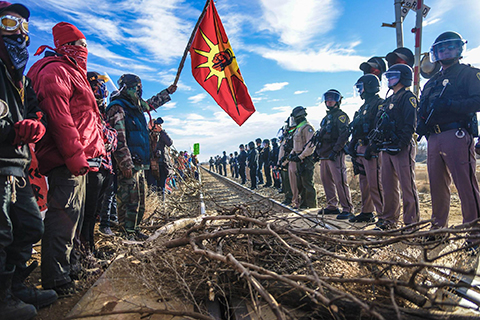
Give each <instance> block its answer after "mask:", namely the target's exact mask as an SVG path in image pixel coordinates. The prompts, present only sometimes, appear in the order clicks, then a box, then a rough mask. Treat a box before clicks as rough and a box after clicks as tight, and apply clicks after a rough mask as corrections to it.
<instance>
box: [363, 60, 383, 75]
mask: <svg viewBox="0 0 480 320" xmlns="http://www.w3.org/2000/svg"><path fill="white" fill-rule="evenodd" d="M360 70H362V71H363V74H368V73H373V74H374V75H376V76H377V77H379V78H380V77H381V76H382V74H383V73H384V72H385V71H386V70H387V66H386V65H385V61H384V60H383V59H382V58H381V57H372V58H370V59H368V61H367V62H363V63H362V64H361V65H360Z"/></svg>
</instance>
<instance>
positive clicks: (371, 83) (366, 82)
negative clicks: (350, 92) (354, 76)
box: [355, 74, 380, 98]
mask: <svg viewBox="0 0 480 320" xmlns="http://www.w3.org/2000/svg"><path fill="white" fill-rule="evenodd" d="M355 91H356V92H358V94H359V95H360V97H362V98H363V97H364V96H365V93H368V94H375V93H377V92H379V91H380V80H378V77H377V76H376V75H374V74H365V75H363V76H361V77H360V78H359V79H358V80H357V83H355Z"/></svg>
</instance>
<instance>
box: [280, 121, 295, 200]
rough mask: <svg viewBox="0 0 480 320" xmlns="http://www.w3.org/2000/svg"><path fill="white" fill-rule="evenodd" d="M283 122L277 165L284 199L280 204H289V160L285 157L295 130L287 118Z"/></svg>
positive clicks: (291, 145) (291, 195)
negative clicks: (284, 123)
mask: <svg viewBox="0 0 480 320" xmlns="http://www.w3.org/2000/svg"><path fill="white" fill-rule="evenodd" d="M285 122H286V123H287V124H286V125H285V126H284V127H283V128H282V136H281V138H280V147H279V151H278V163H277V166H278V168H279V170H280V174H281V176H282V190H283V193H285V199H284V200H283V202H282V204H284V205H289V204H290V203H292V199H293V193H292V188H291V186H290V177H289V170H288V168H289V161H288V160H287V157H288V155H289V154H290V152H292V149H293V132H294V131H295V127H293V128H290V127H289V126H288V123H289V121H288V119H287V121H285Z"/></svg>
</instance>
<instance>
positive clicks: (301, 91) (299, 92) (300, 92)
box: [293, 90, 308, 94]
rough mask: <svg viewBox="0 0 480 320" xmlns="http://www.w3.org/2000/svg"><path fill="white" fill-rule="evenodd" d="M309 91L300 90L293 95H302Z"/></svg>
mask: <svg viewBox="0 0 480 320" xmlns="http://www.w3.org/2000/svg"><path fill="white" fill-rule="evenodd" d="M307 92H308V90H298V91H295V92H294V93H293V94H302V93H307Z"/></svg>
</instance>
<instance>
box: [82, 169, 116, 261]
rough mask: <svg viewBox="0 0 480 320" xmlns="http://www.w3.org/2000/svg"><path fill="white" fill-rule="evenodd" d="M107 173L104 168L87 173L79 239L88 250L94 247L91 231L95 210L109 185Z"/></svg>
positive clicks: (93, 226) (92, 229) (91, 250)
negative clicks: (83, 212) (83, 211)
mask: <svg viewBox="0 0 480 320" xmlns="http://www.w3.org/2000/svg"><path fill="white" fill-rule="evenodd" d="M109 175H110V172H108V170H106V169H104V168H100V170H99V171H98V172H93V171H90V172H89V173H88V174H87V187H86V197H85V216H84V218H83V225H82V232H81V234H80V235H81V236H80V240H81V241H82V245H83V246H84V248H85V249H88V250H90V252H93V251H94V249H95V248H94V246H95V241H94V239H93V233H94V232H93V231H94V229H95V221H96V218H97V211H98V208H99V207H100V206H101V203H102V202H101V200H102V199H103V196H104V195H105V192H106V191H107V189H108V187H110V185H111V183H110V178H107V177H108V176H109Z"/></svg>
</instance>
